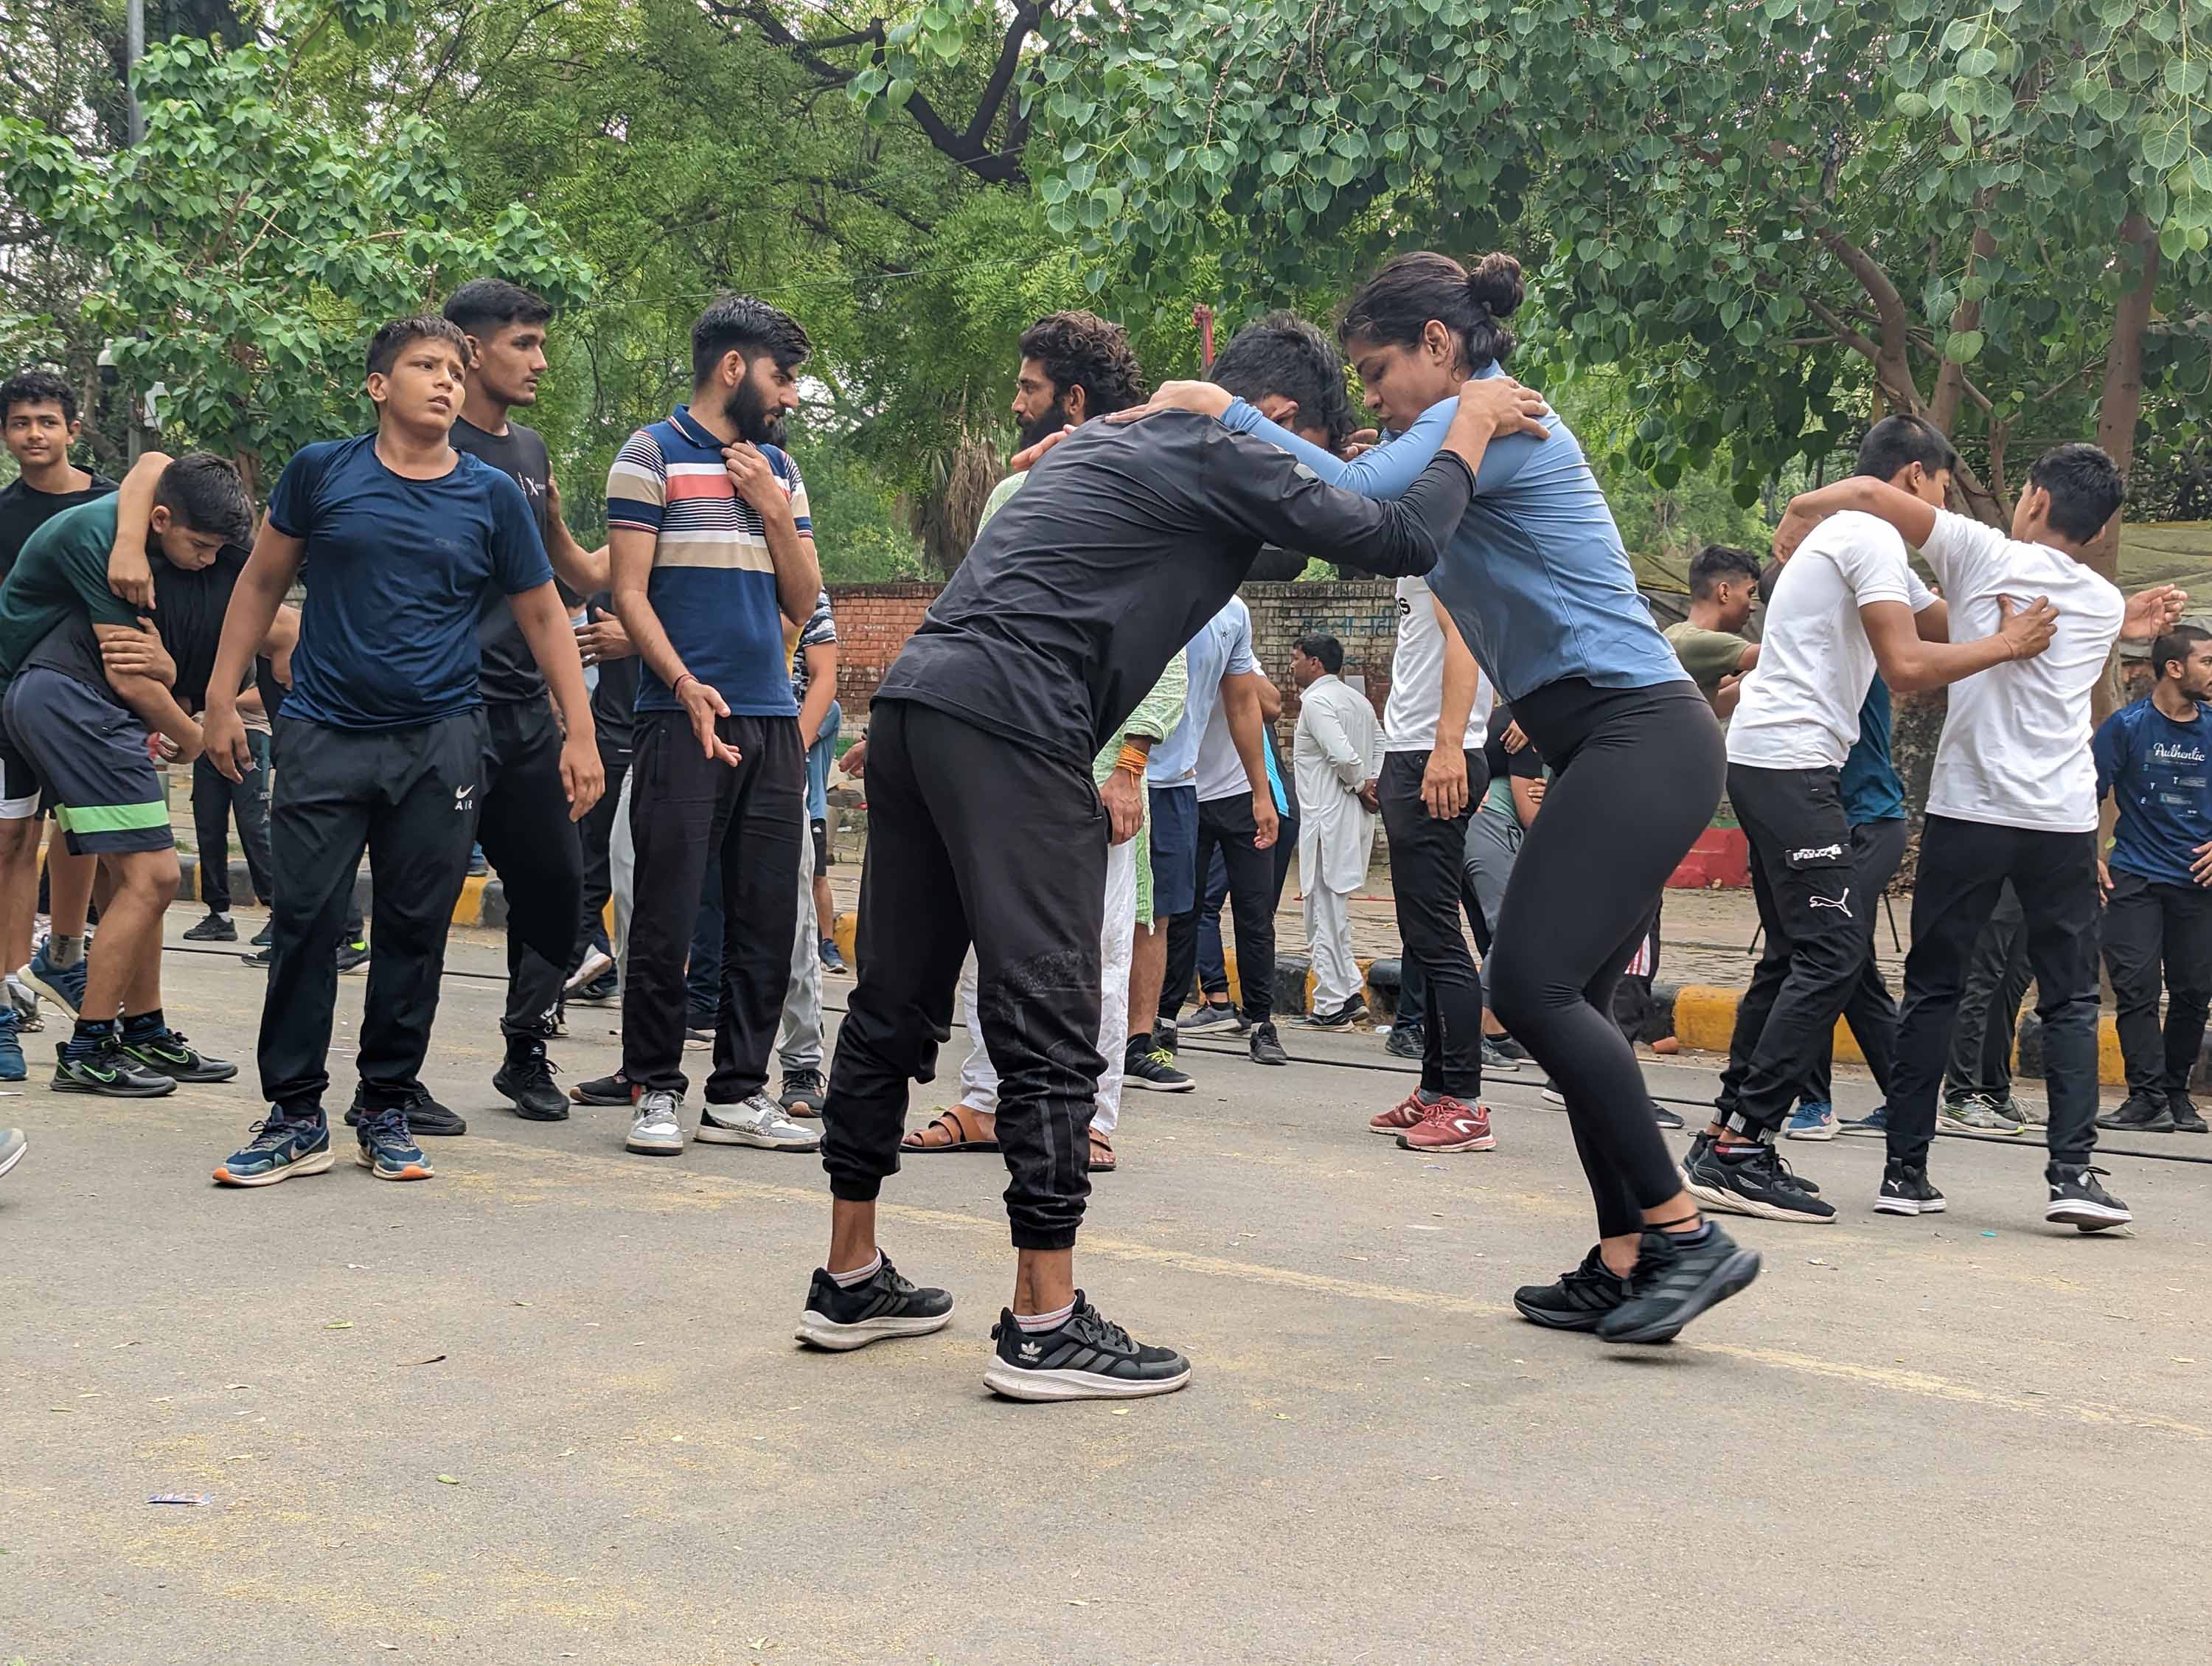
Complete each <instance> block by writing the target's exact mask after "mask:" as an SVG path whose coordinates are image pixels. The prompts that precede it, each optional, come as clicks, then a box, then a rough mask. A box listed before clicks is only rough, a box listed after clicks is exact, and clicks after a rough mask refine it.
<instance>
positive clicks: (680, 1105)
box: [623, 1088, 684, 1157]
mask: <svg viewBox="0 0 2212 1666" xmlns="http://www.w3.org/2000/svg"><path fill="white" fill-rule="evenodd" d="M683 1109H684V1101H683V1100H682V1099H680V1098H678V1097H677V1096H676V1095H675V1094H673V1093H671V1092H669V1091H667V1090H666V1089H665V1088H658V1089H655V1090H653V1091H651V1092H648V1093H641V1094H639V1095H638V1096H637V1105H636V1108H635V1110H632V1111H631V1112H630V1114H629V1139H627V1140H623V1150H624V1151H632V1152H636V1153H637V1154H638V1155H639V1156H641V1157H674V1156H676V1155H678V1153H679V1152H682V1151H683V1149H684V1119H683V1118H682V1117H681V1116H679V1115H678V1112H680V1111H681V1110H683Z"/></svg>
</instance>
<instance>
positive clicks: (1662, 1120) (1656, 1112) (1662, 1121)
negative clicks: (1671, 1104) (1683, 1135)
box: [1651, 1099, 1682, 1134]
mask: <svg viewBox="0 0 2212 1666" xmlns="http://www.w3.org/2000/svg"><path fill="white" fill-rule="evenodd" d="M1651 1120H1652V1121H1654V1122H1656V1123H1658V1124H1659V1126H1660V1127H1661V1128H1665V1129H1666V1130H1667V1131H1668V1133H1669V1134H1679V1133H1680V1132H1681V1129H1682V1119H1681V1116H1680V1115H1679V1114H1678V1113H1676V1112H1674V1111H1671V1110H1668V1109H1667V1107H1666V1106H1664V1105H1662V1104H1660V1103H1659V1102H1658V1101H1657V1100H1656V1099H1654V1100H1653V1101H1652V1102H1651Z"/></svg>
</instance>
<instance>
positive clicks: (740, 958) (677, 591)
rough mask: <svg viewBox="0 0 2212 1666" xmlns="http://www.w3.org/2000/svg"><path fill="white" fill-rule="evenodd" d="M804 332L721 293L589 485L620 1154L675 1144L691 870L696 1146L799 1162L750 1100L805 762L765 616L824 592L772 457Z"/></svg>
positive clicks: (770, 1033)
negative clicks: (774, 1152)
mask: <svg viewBox="0 0 2212 1666" xmlns="http://www.w3.org/2000/svg"><path fill="white" fill-rule="evenodd" d="M808 350H809V346H808V343H807V339H806V331H804V330H802V329H801V328H799V325H798V323H797V322H796V321H795V320H794V319H791V318H788V317H787V316H786V315H785V314H783V313H780V312H778V311H777V310H776V309H775V307H770V306H769V305H767V304H766V303H765V302H763V301H753V300H750V299H747V298H745V297H743V296H737V295H732V296H726V297H725V298H724V299H722V300H720V301H716V302H715V303H714V305H713V306H711V307H708V309H707V310H706V312H705V313H703V314H702V316H701V317H700V319H699V321H698V323H697V324H696V325H693V327H692V331H691V370H692V388H691V403H690V404H688V405H678V406H677V407H676V409H675V410H674V411H673V412H672V413H671V415H670V416H669V418H668V420H667V421H666V422H665V423H653V425H652V426H651V427H650V428H643V429H639V430H638V431H637V432H636V433H635V434H633V435H630V437H629V441H627V442H626V443H625V444H624V445H623V448H622V450H621V452H620V453H617V456H616V458H615V462H614V466H613V468H612V469H611V470H610V471H608V474H607V544H608V550H609V553H610V555H611V558H612V562H613V567H614V603H615V611H616V612H617V613H618V614H619V615H621V617H622V622H623V628H624V629H626V630H627V631H628V632H629V640H630V641H632V642H633V643H635V645H636V648H637V654H638V660H639V663H640V666H641V672H640V675H639V678H638V690H637V734H636V755H635V760H634V762H633V763H632V764H631V766H630V832H631V836H632V839H633V840H634V842H635V846H636V851H637V876H638V882H639V883H638V886H637V899H636V904H635V909H633V911H632V913H631V916H630V928H629V945H628V947H629V960H628V964H627V967H626V970H625V972H624V976H623V1068H622V1073H623V1078H624V1079H626V1080H628V1081H629V1083H631V1084H632V1085H633V1086H634V1087H635V1089H636V1090H637V1096H638V1097H637V1104H636V1107H635V1110H634V1111H633V1113H632V1116H631V1126H630V1132H629V1139H628V1140H627V1141H626V1145H627V1147H628V1149H629V1150H630V1151H633V1152H640V1153H642V1154H647V1155H661V1156H665V1155H671V1154H673V1153H674V1152H680V1151H681V1150H683V1149H684V1128H683V1123H682V1122H681V1120H680V1119H679V1116H678V1112H679V1111H680V1110H681V1109H682V1105H683V1097H684V1088H685V1086H686V1085H687V1083H686V1080H685V1078H684V1070H683V1059H684V961H685V958H686V957H687V956H688V954H689V953H690V946H691V933H692V926H693V924H694V921H695V920H696V915H697V913H698V909H699V897H700V891H701V886H702V884H703V883H704V880H705V878H706V873H707V865H708V863H709V862H713V863H715V864H716V865H717V866H718V870H719V872H720V874H721V879H722V918H723V937H722V943H723V948H722V980H721V1000H720V1012H719V1013H718V1016H717V1019H716V1023H715V1026H714V1073H713V1074H712V1075H710V1076H709V1077H708V1079H707V1104H706V1108H705V1109H704V1110H703V1111H702V1113H701V1116H700V1122H699V1138H700V1139H701V1140H706V1141H708V1142H709V1143H713V1144H719V1145H744V1146H767V1147H771V1148H774V1149H778V1150H789V1151H811V1150H812V1149H813V1148H814V1146H815V1145H816V1143H817V1141H816V1137H815V1136H814V1135H813V1134H810V1133H808V1132H807V1131H806V1130H805V1129H804V1128H800V1127H799V1125H798V1124H796V1123H795V1122H792V1120H791V1119H790V1118H789V1117H788V1116H786V1115H785V1114H784V1111H783V1108H782V1106H781V1105H779V1104H777V1103H776V1102H775V1100H774V1099H772V1098H770V1097H768V1095H767V1092H766V1091H765V1090H766V1088H767V1085H768V1057H769V1047H770V1046H771V1044H772V1043H774V1042H775V1027H776V1019H777V1017H778V1015H779V1014H780V1013H781V1011H782V1009H783V997H784V990H785V988H786V986H787V983H788V982H789V977H790V967H791V944H792V934H793V933H794V932H796V931H797V930H798V928H799V891H798V883H799V846H800V842H801V841H802V840H803V839H804V838H805V826H806V824H805V751H806V749H805V745H803V744H802V743H801V741H800V739H799V723H798V721H797V720H798V716H799V703H798V702H797V701H795V700H793V698H792V693H791V678H790V676H789V673H788V672H787V670H786V669H785V661H784V648H783V622H784V620H785V619H787V618H788V619H790V620H791V621H792V622H793V623H794V624H799V623H804V622H805V620H806V619H807V618H808V617H811V615H812V613H813V611H814V606H815V603H816V601H817V599H819V597H820V595H821V593H822V572H821V567H820V564H819V563H818V562H817V561H816V560H815V556H814V538H813V532H812V523H811V522H810V521H809V520H808V519H807V514H806V487H805V483H804V482H802V481H801V480H800V479H799V470H798V468H797V467H796V466H795V465H793V462H792V460H791V459H790V458H789V457H788V456H787V455H786V454H785V453H783V452H782V451H781V449H779V448H778V447H777V446H776V444H775V441H778V440H780V439H781V437H782V432H783V420H782V419H783V413H784V412H785V411H787V410H791V409H792V408H793V406H795V405H796V404H798V403H799V391H798V380H797V373H798V369H799V365H800V364H802V363H804V362H805V358H806V355H807V352H808Z"/></svg>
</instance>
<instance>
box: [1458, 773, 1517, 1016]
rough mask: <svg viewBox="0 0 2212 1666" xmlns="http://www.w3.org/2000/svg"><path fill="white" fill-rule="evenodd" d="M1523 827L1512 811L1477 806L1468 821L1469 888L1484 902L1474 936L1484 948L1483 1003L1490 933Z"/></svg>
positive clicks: (1487, 998)
mask: <svg viewBox="0 0 2212 1666" xmlns="http://www.w3.org/2000/svg"><path fill="white" fill-rule="evenodd" d="M1523 832H1524V830H1523V829H1522V825H1521V819H1520V818H1519V817H1517V816H1513V815H1504V816H1500V815H1497V814H1494V813H1493V812H1491V811H1488V810H1478V811H1476V812H1474V815H1472V816H1470V817H1469V818H1468V824H1467V858H1466V860H1467V888H1468V891H1472V892H1473V893H1474V900H1475V901H1476V903H1479V904H1480V906H1481V909H1482V918H1481V919H1480V921H1477V922H1476V923H1475V937H1476V939H1477V941H1478V942H1479V944H1480V947H1481V949H1482V970H1481V976H1482V1004H1483V1005H1484V1006H1489V1005H1490V950H1491V933H1492V932H1493V931H1494V930H1496V928H1497V923H1498V907H1499V905H1500V904H1501V903H1503V902H1504V900H1505V882H1506V881H1507V880H1509V879H1511V878H1512V877H1513V860H1514V858H1515V857H1516V856H1518V855H1519V854H1521V840H1522V834H1523Z"/></svg>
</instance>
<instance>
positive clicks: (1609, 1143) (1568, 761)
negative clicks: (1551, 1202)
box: [1489, 678, 1727, 1237]
mask: <svg viewBox="0 0 2212 1666" xmlns="http://www.w3.org/2000/svg"><path fill="white" fill-rule="evenodd" d="M1513 715H1514V718H1515V720H1516V721H1517V722H1519V724H1520V725H1521V727H1522V731H1523V732H1524V733H1527V735H1528V739H1530V741H1532V742H1533V743H1534V745H1535V747H1536V750H1537V751H1539V752H1541V754H1542V755H1543V758H1544V761H1545V763H1547V764H1549V765H1550V766H1551V768H1552V769H1553V774H1554V779H1553V782H1552V785H1551V787H1549V788H1548V789H1547V792H1546V793H1545V795H1544V806H1543V808H1542V809H1541V811H1540V812H1538V813H1537V816H1536V818H1535V820H1534V822H1533V823H1532V824H1530V826H1529V829H1528V837H1527V838H1526V839H1525V840H1523V841H1522V846H1521V854H1520V857H1519V859H1518V860H1516V862H1515V864H1514V866H1513V878H1512V879H1511V880H1510V882H1509V883H1508V884H1507V885H1506V887H1505V900H1504V903H1502V904H1500V906H1499V908H1498V925H1497V935H1498V945H1497V948H1496V949H1495V951H1494V952H1492V956H1491V958H1490V966H1489V976H1490V979H1491V982H1490V998H1491V1006H1492V1011H1494V1012H1496V1013H1497V1015H1498V1019H1499V1021H1500V1022H1501V1023H1503V1024H1504V1025H1505V1027H1506V1028H1507V1029H1508V1030H1510V1031H1512V1032H1513V1037H1514V1039H1515V1040H1516V1041H1518V1042H1519V1043H1521V1044H1522V1046H1524V1047H1526V1048H1527V1049H1528V1051H1529V1052H1530V1053H1531V1054H1532V1055H1534V1057H1535V1059H1536V1061H1537V1062H1538V1063H1539V1064H1541V1065H1542V1066H1543V1067H1544V1068H1545V1070H1546V1072H1547V1073H1549V1074H1550V1076H1551V1078H1552V1079H1553V1081H1554V1082H1556V1083H1557V1084H1558V1085H1559V1091H1561V1092H1562V1093H1563V1094H1565V1096H1566V1101H1567V1119H1568V1121H1569V1122H1571V1124H1572V1126H1573V1128H1574V1134H1575V1149H1576V1151H1577V1153H1579V1154H1580V1156H1581V1158H1582V1161H1583V1172H1584V1173H1585V1174H1587V1175H1588V1176H1589V1185H1590V1194H1591V1195H1592V1197H1593V1198H1594V1199H1595V1201H1596V1204H1597V1223H1598V1233H1599V1235H1600V1236H1601V1237H1620V1236H1621V1235H1623V1234H1626V1233H1630V1232H1635V1231H1641V1230H1642V1227H1643V1220H1644V1216H1643V1212H1644V1210H1646V1209H1654V1208H1656V1207H1659V1206H1660V1205H1661V1204H1662V1203H1665V1202H1667V1201H1668V1200H1669V1199H1671V1198H1673V1197H1674V1196H1675V1195H1677V1194H1679V1193H1680V1191H1681V1189H1682V1180H1681V1176H1680V1174H1679V1173H1677V1172H1676V1170H1675V1167H1674V1158H1673V1157H1672V1156H1671V1155H1670V1154H1669V1153H1668V1150H1667V1144H1666V1141H1665V1140H1662V1138H1661V1137H1660V1134H1659V1124H1658V1121H1657V1119H1656V1116H1655V1115H1654V1113H1653V1107H1652V1104H1651V1096H1650V1093H1649V1092H1648V1091H1646V1090H1645V1088H1644V1073H1643V1071H1642V1069H1641V1068H1640V1067H1638V1064H1637V1062H1636V1053H1635V1049H1633V1048H1632V1047H1631V1046H1630V1045H1629V1043H1628V1041H1627V1039H1626V1037H1624V1036H1622V1034H1621V1033H1620V1027H1619V1026H1618V1025H1615V1024H1614V1023H1613V986H1614V985H1615V984H1616V983H1618V982H1620V974H1621V970H1622V969H1623V968H1624V967H1625V966H1626V965H1627V964H1628V962H1629V959H1630V958H1631V957H1632V956H1633V955H1634V954H1635V952H1636V949H1637V946H1638V943H1639V941H1640V940H1641V938H1642V934H1643V932H1644V927H1645V922H1646V921H1649V919H1650V915H1651V905H1652V903H1653V902H1654V901H1655V900H1656V898H1657V897H1658V896H1659V893H1660V891H1662V890H1663V889H1664V888H1665V886H1666V884H1667V879H1668V875H1669V874H1671V873H1674V869H1675V867H1676V866H1677V865H1678V864H1680V861H1681V860H1682V858H1683V856H1684V854H1686V853H1687V852H1688V850H1689V848H1690V846H1691V845H1692V843H1693V842H1695V841H1696V839H1697V837H1698V836H1699V834H1700V833H1702V832H1703V831H1705V827H1706V825H1707V824H1708V823H1710V822H1711V819H1712V813H1713V810H1714V808H1715V806H1717V805H1718V804H1719V803H1720V798H1721V782H1722V779H1723V775H1724V774H1725V771H1726V767H1727V766H1726V761H1725V757H1724V756H1723V749H1722V745H1721V732H1720V725H1719V724H1717V722H1715V721H1713V714H1712V711H1711V708H1709V707H1708V706H1707V705H1706V704H1705V701H1704V699H1703V698H1702V697H1701V696H1699V693H1698V691H1697V689H1696V687H1695V685H1693V684H1689V683H1680V684H1674V683H1667V684H1660V685H1658V686H1656V687H1654V688H1644V689H1600V688H1594V687H1592V686H1591V685H1590V684H1588V683H1586V682H1583V681H1582V680H1581V679H1580V678H1573V679H1568V680H1565V681H1561V682H1558V683H1552V684H1547V685H1545V686H1544V687H1543V688H1541V689H1538V690H1536V691H1535V692H1534V694H1529V695H1524V696H1521V697H1520V698H1518V699H1516V700H1515V701H1514V702H1513Z"/></svg>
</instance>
